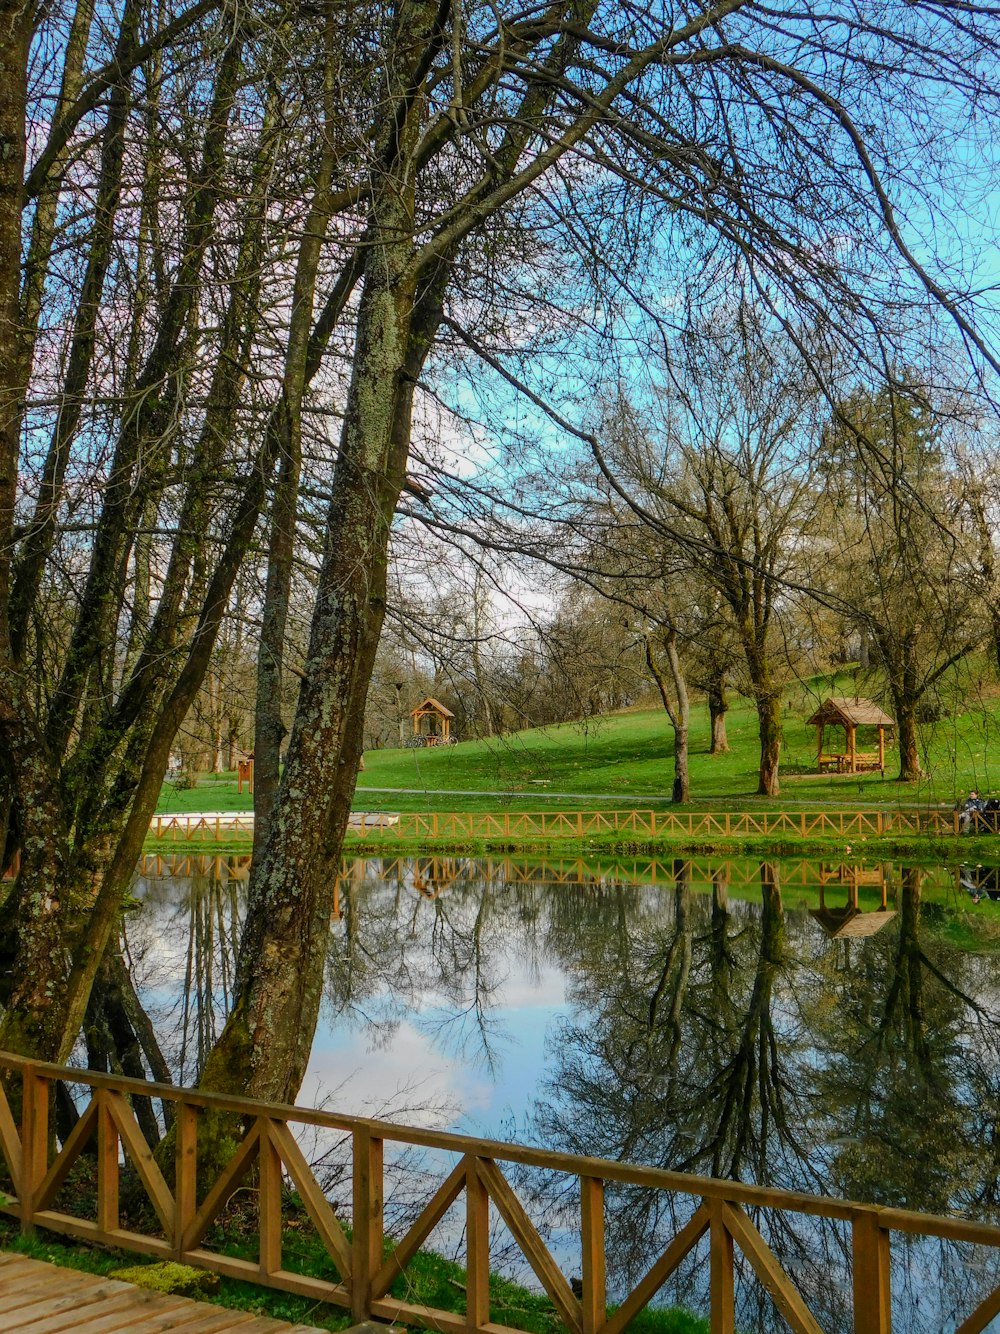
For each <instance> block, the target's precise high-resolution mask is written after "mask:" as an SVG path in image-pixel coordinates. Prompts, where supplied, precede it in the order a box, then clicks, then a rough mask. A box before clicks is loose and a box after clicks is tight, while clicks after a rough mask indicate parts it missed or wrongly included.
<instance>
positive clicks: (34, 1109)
mask: <svg viewBox="0 0 1000 1334" xmlns="http://www.w3.org/2000/svg"><path fill="white" fill-rule="evenodd" d="M48 1164H49V1081H48V1080H47V1079H43V1078H42V1077H41V1076H40V1075H38V1074H36V1073H35V1070H34V1067H33V1066H30V1065H26V1066H24V1068H23V1071H22V1074H21V1194H20V1204H21V1231H22V1232H23V1233H25V1234H26V1235H30V1234H31V1233H32V1232H34V1230H35V1196H36V1194H37V1191H38V1187H39V1186H40V1185H41V1184H42V1181H43V1179H44V1177H45V1173H46V1170H47V1168H48Z"/></svg>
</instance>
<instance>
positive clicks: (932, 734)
mask: <svg viewBox="0 0 1000 1334" xmlns="http://www.w3.org/2000/svg"><path fill="white" fill-rule="evenodd" d="M859 689H860V690H861V693H866V692H865V688H864V686H863V685H862V686H860V687H859ZM854 690H855V684H854V680H853V678H852V677H851V676H850V675H846V674H845V675H841V676H837V677H833V676H830V677H819V678H814V679H813V680H811V681H809V682H805V683H795V684H794V685H792V686H791V687H790V688H789V689H788V690H787V691H786V694H785V700H784V706H783V716H784V747H783V753H782V772H781V789H782V790H781V797H780V798H779V799H778V800H777V801H776V802H773V803H767V802H764V801H763V800H762V799H761V798H759V797H757V796H755V795H754V794H755V789H756V786H757V763H758V743H757V723H756V715H755V713H754V710H753V706H752V704H751V703H750V701H749V700H746V699H742V698H738V697H737V698H734V700H733V705H732V708H731V709H730V711H729V714H728V716H727V727H728V734H729V744H730V747H731V749H730V751H729V752H728V753H727V754H724V755H709V754H708V746H709V722H708V713H707V709H705V708H704V707H697V708H695V709H694V710H693V719H692V728H691V761H690V767H691V802H692V805H693V806H695V807H699V806H716V805H718V806H721V807H724V808H736V807H746V806H747V805H751V804H752V805H754V806H758V805H760V806H764V805H768V804H772V805H780V806H786V805H794V804H796V803H798V802H807V803H809V804H810V805H812V804H819V805H830V806H833V805H839V804H842V803H843V804H849V805H851V806H858V805H868V804H876V805H899V804H904V805H910V804H914V803H919V804H924V803H929V802H939V803H951V802H953V801H954V800H955V799H956V798H957V797H961V796H962V795H964V793H966V792H967V791H968V790H969V788H971V787H978V788H979V789H980V791H987V792H988V791H991V790H994V789H997V790H1000V698H998V696H997V693H996V690H995V687H992V688H991V687H989V686H986V687H984V686H983V684H982V682H981V681H979V682H976V681H974V680H973V679H972V676H971V675H969V676H968V679H967V681H966V688H965V691H964V692H963V691H956V695H955V702H954V704H953V705H952V706H951V707H950V708H949V707H946V709H945V713H946V715H947V716H945V717H943V718H941V719H940V720H939V721H937V722H935V723H927V724H924V725H923V726H922V728H921V758H922V762H923V765H924V768H925V770H926V773H927V776H926V778H924V779H922V780H921V781H920V782H919V783H907V784H899V783H897V782H895V781H894V780H895V772H896V764H897V760H896V753H895V750H894V749H892V748H890V749H889V750H888V752H887V757H886V762H887V769H886V777H885V778H883V777H882V775H881V774H877V773H876V774H859V775H837V774H823V775H820V774H817V773H815V772H814V761H815V748H816V736H815V729H814V728H812V727H808V726H807V725H806V722H805V720H806V718H808V717H809V716H810V714H811V713H812V712H813V710H814V709H815V708H816V706H817V704H818V703H819V702H820V701H821V700H822V699H823V698H825V697H826V696H827V695H830V694H837V695H847V694H853V693H854ZM862 744H865V743H864V742H862ZM672 779H673V739H672V735H671V731H670V726H669V723H668V721H667V718H666V716H665V714H664V713H663V712H662V710H659V709H644V710H638V711H632V712H627V713H620V714H611V715H607V716H604V717H597V718H589V719H587V720H585V721H583V722H578V723H564V724H561V725H559V726H556V727H549V728H534V729H529V730H526V731H523V732H517V733H513V734H510V735H506V736H503V737H495V738H492V739H490V740H486V741H461V742H459V744H458V745H456V746H449V747H440V748H430V749H416V750H408V749H395V750H381V751H368V752H366V754H365V770H364V772H363V773H361V774H360V775H359V778H358V792H357V796H356V799H355V807H356V808H357V809H359V810H372V811H374V810H421V809H422V810H465V809H485V808H493V807H497V806H500V807H507V808H510V809H521V810H524V809H530V808H532V807H543V806H550V805H551V806H555V805H560V806H564V807H571V806H573V805H575V804H579V805H583V806H596V805H600V806H602V807H603V806H605V805H620V806H623V807H627V806H631V805H640V806H641V805H648V804H650V802H651V801H655V800H657V799H658V800H660V801H666V800H668V799H669V793H670V788H671V784H672ZM383 788H389V789H392V788H398V789H405V791H399V792H392V791H388V792H387V791H378V790H377V789H383ZM456 793H458V794H464V795H454V794H456ZM251 805H252V802H251V799H250V798H249V796H248V794H247V793H246V792H245V791H244V793H243V794H242V797H239V796H237V793H236V784H235V782H234V781H233V779H232V775H225V776H222V777H221V779H220V778H215V777H210V776H205V777H204V778H202V779H201V780H200V781H199V784H198V786H197V787H196V788H194V789H192V790H187V791H176V790H175V789H174V788H173V787H171V786H170V785H165V787H164V790H163V793H162V794H161V798H160V806H159V809H160V810H162V811H193V810H223V809H224V810H238V809H249V808H250V806H251Z"/></svg>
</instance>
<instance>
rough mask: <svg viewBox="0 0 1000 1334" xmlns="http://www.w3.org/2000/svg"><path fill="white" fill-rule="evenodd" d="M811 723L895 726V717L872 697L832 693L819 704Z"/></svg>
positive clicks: (810, 720)
mask: <svg viewBox="0 0 1000 1334" xmlns="http://www.w3.org/2000/svg"><path fill="white" fill-rule="evenodd" d="M809 722H810V723H839V724H840V725H841V726H843V724H844V723H848V724H849V725H850V726H851V727H868V726H874V727H895V726H896V722H895V719H893V718H890V717H889V715H888V714H887V713H885V712H884V711H883V710H882V709H880V708H879V706H878V705H877V704H876V703H875V701H874V700H871V699H862V698H861V696H860V695H854V696H847V695H831V696H830V698H829V699H825V700H824V701H823V703H822V704H821V705H820V706H819V708H818V709H817V710H816V712H815V713H814V714H813V716H812V717H811V718H810V719H809Z"/></svg>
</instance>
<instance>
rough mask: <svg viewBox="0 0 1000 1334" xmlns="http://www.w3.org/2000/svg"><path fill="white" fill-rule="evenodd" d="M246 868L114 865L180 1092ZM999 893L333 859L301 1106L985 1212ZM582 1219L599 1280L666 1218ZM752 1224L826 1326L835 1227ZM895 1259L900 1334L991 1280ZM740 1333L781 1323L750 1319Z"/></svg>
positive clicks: (954, 1263) (636, 1255) (218, 988)
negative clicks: (601, 1225)
mask: <svg viewBox="0 0 1000 1334" xmlns="http://www.w3.org/2000/svg"><path fill="white" fill-rule="evenodd" d="M246 879H247V866H246V862H245V860H240V859H229V860H227V859H225V858H210V857H204V858H199V857H188V858H175V859H166V858H160V859H147V861H146V862H145V863H144V864H143V866H142V868H141V870H140V875H139V878H138V880H137V883H136V887H135V894H136V898H137V900H138V901H139V902H140V903H141V909H140V910H139V911H137V912H135V913H134V914H132V915H131V917H130V921H129V925H128V944H129V950H130V954H131V956H132V959H133V962H134V964H135V966H136V972H137V977H138V979H139V984H140V991H141V994H142V996H143V999H144V1001H145V1002H146V1004H147V1005H148V1007H149V1009H150V1011H151V1013H152V1015H153V1016H154V1021H155V1023H156V1025H157V1027H158V1031H159V1032H160V1034H161V1037H162V1041H163V1044H164V1047H165V1049H166V1051H167V1055H168V1059H169V1060H170V1062H171V1064H172V1066H173V1068H174V1070H175V1072H176V1075H177V1078H178V1079H179V1081H181V1082H185V1083H190V1082H192V1081H193V1080H194V1078H195V1077H196V1074H197V1068H198V1063H199V1060H200V1059H201V1057H202V1055H203V1054H204V1052H205V1051H206V1050H207V1049H208V1047H209V1046H210V1044H211V1042H212V1039H213V1037H214V1035H215V1033H216V1032H217V1031H218V1029H219V1027H220V1026H221V1022H222V1020H223V1018H224V1013H225V1008H226V1005H227V1001H228V996H229V990H230V987H231V983H232V946H233V942H234V940H235V939H237V938H238V932H239V922H240V918H241V913H242V902H243V894H244V890H245V884H246ZM998 883H1000V881H998V875H997V872H996V871H995V870H994V869H991V868H981V867H980V868H975V867H967V868H964V869H961V870H960V869H959V868H945V867H942V868H937V869H934V870H927V869H921V868H917V867H908V866H900V865H878V866H863V867H862V866H855V865H837V864H831V863H819V862H808V861H794V862H780V861H773V862H764V863H761V862H760V861H759V860H757V861H747V860H738V859H735V860H734V859H730V860H718V859H695V860H683V861H674V862H671V861H660V862H655V861H651V860H649V859H639V860H636V861H634V862H627V863H615V864H611V863H608V864H601V863H598V862H588V861H579V862H562V863H556V862H553V863H548V864H546V863H544V862H541V861H539V860H537V859H530V860H518V859H493V860H477V859H472V858H397V859H384V860H383V859H369V860H359V861H354V862H350V863H348V864H346V865H345V866H344V868H343V873H342V875H341V876H340V878H339V880H338V882H337V884H336V886H331V926H330V949H329V955H328V965H327V983H326V997H325V1003H324V1008H323V1013H322V1015H321V1019H320V1025H319V1029H318V1031H317V1035H316V1040H315V1044H314V1049H313V1056H312V1062H311V1065H310V1069H309V1073H308V1077H307V1081H306V1084H305V1086H304V1087H303V1090H302V1093H301V1095H300V1101H302V1102H307V1103H317V1104H319V1103H323V1102H324V1101H326V1102H327V1103H328V1104H329V1105H331V1106H334V1107H336V1108H337V1109H338V1110H341V1111H347V1112H363V1113H364V1114H366V1115H376V1116H382V1117H385V1118H387V1119H396V1120H400V1121H404V1122H408V1123H411V1124H426V1125H434V1126H437V1127H444V1128H452V1129H460V1130H463V1131H467V1132H471V1133H474V1134H479V1135H484V1136H490V1137H497V1138H509V1139H517V1140H521V1141H524V1142H529V1143H533V1144H538V1145H542V1146H545V1147H549V1148H556V1149H561V1150H569V1151H573V1152H579V1153H585V1154H596V1155H598V1156H602V1157H609V1158H615V1159H628V1160H631V1161H636V1162H641V1163H647V1164H652V1165H655V1166H661V1167H669V1168H674V1169H679V1170H682V1171H686V1172H692V1173H701V1174H706V1175H713V1176H723V1177H733V1178H737V1179H740V1180H743V1181H750V1182H755V1183H758V1184H761V1185H768V1186H779V1187H785V1188H790V1189H797V1190H804V1191H809V1192H813V1193H824V1194H833V1195H840V1196H848V1197H851V1198H855V1199H861V1200H865V1201H870V1202H876V1203H885V1204H891V1205H894V1206H899V1207H903V1208H909V1209H917V1210H922V1211H931V1212H936V1213H952V1212H957V1213H959V1214H961V1215H963V1216H968V1217H975V1218H981V1219H984V1220H987V1221H992V1222H1000V1138H998V1135H997V1113H998V1107H1000V1023H998V1016H1000V949H995V948H993V946H994V945H995V944H996V943H997V942H998V941H1000V902H996V901H995V900H994V899H993V898H991V894H996V895H998V896H1000V888H998ZM545 1188H546V1187H545V1183H538V1182H536V1183H534V1187H533V1189H534V1190H535V1193H536V1196H537V1198H539V1199H543V1198H544V1194H545ZM553 1189H554V1188H553ZM550 1206H551V1208H550V1220H549V1221H550V1229H549V1231H550V1233H551V1235H552V1236H553V1238H554V1239H555V1240H554V1242H553V1244H554V1245H555V1246H556V1248H557V1249H558V1247H559V1245H561V1244H562V1241H561V1240H560V1236H561V1234H560V1222H559V1201H558V1199H557V1198H555V1197H553V1198H552V1199H551V1200H550ZM608 1213H609V1227H608V1234H609V1251H610V1252H611V1257H612V1259H613V1267H614V1272H615V1273H616V1275H618V1276H619V1278H620V1279H621V1281H627V1280H628V1279H630V1278H631V1279H635V1278H638V1277H639V1276H640V1275H641V1273H642V1272H644V1269H645V1267H646V1266H647V1265H648V1262H649V1258H650V1256H651V1255H653V1254H654V1251H653V1249H652V1248H653V1247H654V1245H655V1243H656V1240H657V1238H660V1239H661V1244H662V1238H663V1237H664V1236H669V1235H670V1232H671V1229H672V1228H673V1227H675V1226H676V1224H677V1221H678V1218H680V1220H681V1221H683V1217H684V1216H686V1215H683V1213H682V1214H677V1213H675V1212H673V1211H672V1209H671V1210H666V1211H665V1209H664V1204H663V1199H662V1197H660V1196H655V1195H654V1194H653V1193H652V1192H642V1191H624V1190H622V1191H620V1192H618V1193H617V1194H616V1193H614V1192H612V1193H611V1194H610V1195H609V1199H608ZM767 1231H768V1235H769V1238H770V1240H771V1244H772V1245H773V1246H774V1248H775V1249H776V1250H778V1251H779V1253H780V1254H781V1255H782V1259H783V1262H784V1263H785V1264H786V1267H787V1268H788V1269H789V1272H791V1273H793V1274H794V1276H795V1278H796V1281H797V1282H798V1284H799V1285H800V1287H801V1288H802V1290H803V1292H805V1293H806V1294H807V1295H808V1298H809V1300H810V1302H811V1303H812V1305H813V1308H814V1310H815V1312H816V1315H817V1317H818V1318H819V1319H820V1320H821V1323H822V1324H823V1327H824V1329H830V1330H839V1329H841V1328H844V1329H846V1328H848V1327H849V1325H848V1324H847V1323H845V1322H846V1315H845V1303H846V1284H847V1278H846V1273H847V1269H846V1260H847V1257H848V1256H849V1238H847V1237H846V1234H845V1233H844V1232H843V1229H842V1228H841V1227H840V1225H838V1224H832V1223H831V1224H829V1225H827V1224H824V1223H820V1222H818V1221H817V1220H803V1219H798V1220H797V1221H796V1223H795V1226H794V1227H793V1226H792V1225H791V1224H789V1223H788V1220H787V1218H785V1219H782V1218H774V1219H771V1220H769V1221H768V1223H767ZM566 1244H567V1245H568V1244H569V1243H568V1242H567V1243H566ZM893 1254H894V1266H895V1269H894V1277H893V1281H894V1302H895V1304H896V1306H897V1307H898V1321H897V1328H898V1329H901V1330H908V1331H909V1330H912V1331H915V1332H916V1331H922V1330H924V1329H926V1330H928V1331H930V1330H934V1331H941V1330H946V1329H949V1328H954V1323H955V1322H954V1319H953V1317H952V1315H951V1312H952V1311H953V1310H954V1309H955V1308H956V1304H957V1303H961V1304H962V1305H963V1306H964V1310H965V1312H966V1313H967V1312H968V1310H969V1309H970V1306H971V1305H974V1302H971V1303H970V1300H969V1299H970V1294H971V1293H973V1292H975V1291H976V1290H977V1289H978V1288H979V1287H980V1286H981V1285H982V1284H984V1283H986V1282H988V1281H991V1276H992V1275H993V1274H994V1272H995V1270H996V1261H997V1257H996V1256H994V1255H993V1254H992V1253H991V1252H988V1251H985V1250H984V1251H978V1250H972V1249H970V1248H968V1247H966V1248H958V1247H954V1246H951V1245H947V1244H945V1243H937V1242H934V1243H931V1242H914V1243H911V1244H909V1245H908V1244H907V1243H906V1242H905V1240H900V1239H898V1238H894V1252H893ZM698 1282H699V1279H698V1277H697V1273H696V1271H695V1270H694V1269H693V1268H690V1269H683V1268H682V1270H681V1271H680V1273H679V1276H678V1279H677V1282H676V1283H675V1284H674V1285H673V1286H672V1287H671V1288H670V1289H669V1290H668V1292H667V1297H668V1298H669V1299H676V1300H686V1301H691V1302H692V1304H697V1300H698V1297H699V1291H698ZM747 1300H750V1299H749V1298H747ZM742 1318H743V1320H744V1322H745V1323H744V1326H743V1327H744V1328H745V1329H748V1330H749V1329H754V1330H756V1329H761V1330H768V1329H771V1328H772V1327H773V1328H775V1329H778V1328H783V1327H784V1326H783V1325H782V1323H781V1321H780V1318H779V1317H776V1316H774V1315H773V1312H771V1311H770V1310H769V1309H768V1307H767V1306H766V1305H764V1306H761V1307H760V1309H759V1310H758V1309H753V1310H751V1309H748V1308H744V1311H743V1315H742ZM989 1328H990V1329H991V1330H992V1329H993V1328H994V1327H993V1326H990V1327H989ZM997 1328H998V1329H1000V1325H997Z"/></svg>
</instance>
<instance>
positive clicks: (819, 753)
mask: <svg viewBox="0 0 1000 1334" xmlns="http://www.w3.org/2000/svg"><path fill="white" fill-rule="evenodd" d="M825 730H826V724H825V723H817V724H816V769H817V771H818V772H819V773H822V772H823V733H824V731H825Z"/></svg>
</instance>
